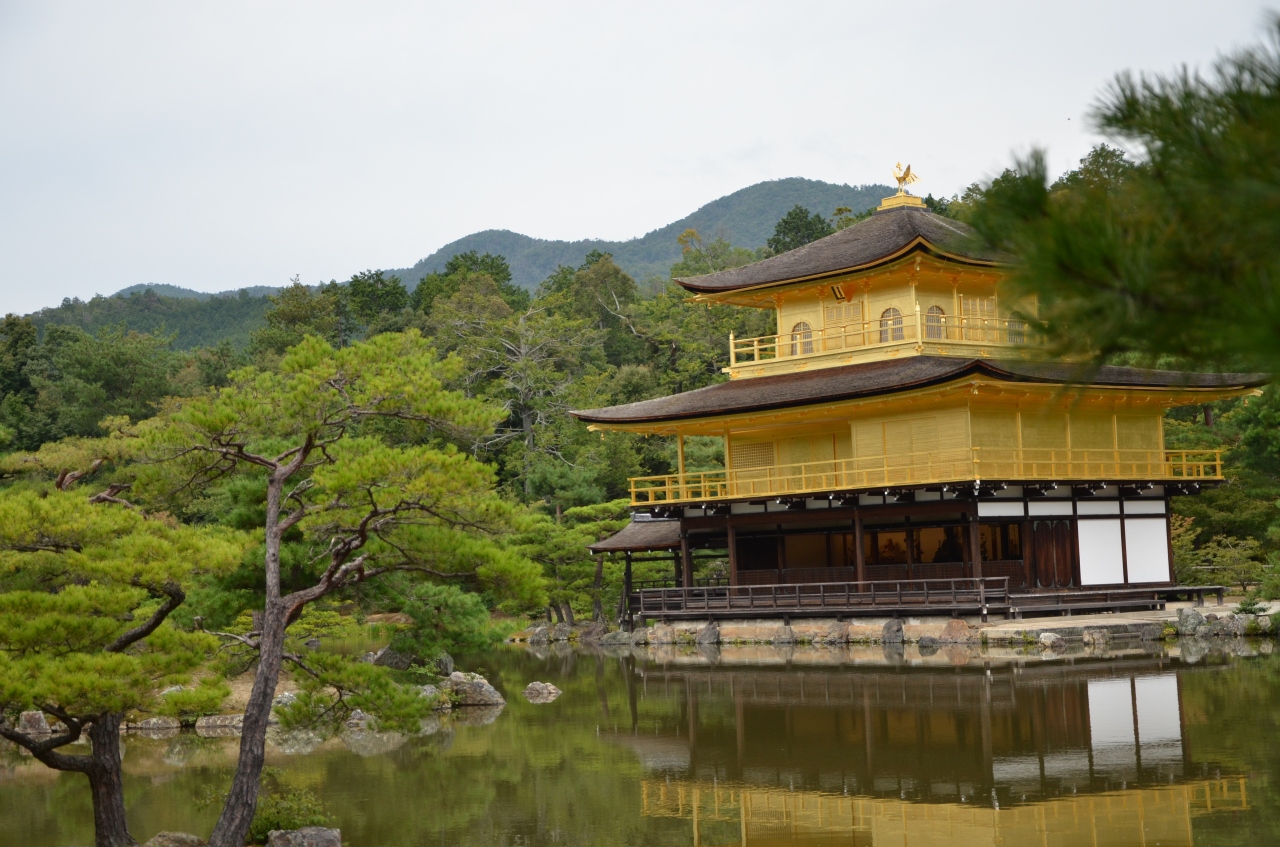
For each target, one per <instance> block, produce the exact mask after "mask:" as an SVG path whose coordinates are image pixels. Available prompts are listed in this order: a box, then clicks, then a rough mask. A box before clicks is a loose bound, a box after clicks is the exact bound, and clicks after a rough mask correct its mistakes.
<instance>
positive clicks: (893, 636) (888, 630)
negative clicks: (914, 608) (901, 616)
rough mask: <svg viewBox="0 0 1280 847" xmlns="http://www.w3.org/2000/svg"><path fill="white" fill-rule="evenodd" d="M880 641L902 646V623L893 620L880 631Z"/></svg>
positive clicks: (887, 622) (886, 623)
mask: <svg viewBox="0 0 1280 847" xmlns="http://www.w3.org/2000/svg"><path fill="white" fill-rule="evenodd" d="M880 641H881V642H882V643H884V644H901V643H902V642H903V634H902V621H900V620H898V619H897V618H891V619H889V620H888V621H886V622H885V625H884V626H883V627H881V629H880Z"/></svg>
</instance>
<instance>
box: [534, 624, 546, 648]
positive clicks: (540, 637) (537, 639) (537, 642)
mask: <svg viewBox="0 0 1280 847" xmlns="http://www.w3.org/2000/svg"><path fill="white" fill-rule="evenodd" d="M550 642H551V630H550V629H548V628H547V627H545V626H535V627H534V628H533V632H531V633H529V644H530V646H533V647H540V646H546V645H547V644H549V643H550Z"/></svg>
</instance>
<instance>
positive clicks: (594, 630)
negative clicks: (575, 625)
mask: <svg viewBox="0 0 1280 847" xmlns="http://www.w3.org/2000/svg"><path fill="white" fill-rule="evenodd" d="M604 633H605V627H604V621H592V622H591V624H590V625H589V626H588V627H587V628H586V629H584V630H582V632H579V633H578V641H579V642H580V643H584V644H599V643H600V639H602V638H604Z"/></svg>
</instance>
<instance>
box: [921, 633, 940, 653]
mask: <svg viewBox="0 0 1280 847" xmlns="http://www.w3.org/2000/svg"><path fill="white" fill-rule="evenodd" d="M941 643H942V642H940V641H938V639H936V638H934V637H933V636H932V635H922V636H920V640H919V641H917V642H916V646H917V647H918V648H920V655H921V656H932V655H933V654H934V653H937V652H938V646H939V645H940V644H941Z"/></svg>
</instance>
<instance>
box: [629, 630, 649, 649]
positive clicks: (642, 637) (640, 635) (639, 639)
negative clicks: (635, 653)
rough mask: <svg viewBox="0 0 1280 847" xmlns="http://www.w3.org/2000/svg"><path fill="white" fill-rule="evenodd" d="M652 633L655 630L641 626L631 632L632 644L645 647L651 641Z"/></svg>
mask: <svg viewBox="0 0 1280 847" xmlns="http://www.w3.org/2000/svg"><path fill="white" fill-rule="evenodd" d="M652 635H653V632H652V631H651V628H649V627H641V628H640V629H637V630H636V631H635V632H633V633H631V646H632V647H643V646H644V645H646V644H648V643H649V639H650V637H652Z"/></svg>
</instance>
